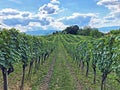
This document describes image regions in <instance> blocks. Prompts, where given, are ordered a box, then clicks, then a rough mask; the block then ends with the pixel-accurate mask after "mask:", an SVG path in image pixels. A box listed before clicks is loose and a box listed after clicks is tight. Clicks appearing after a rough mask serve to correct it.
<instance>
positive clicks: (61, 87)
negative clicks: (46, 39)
mask: <svg viewBox="0 0 120 90" xmlns="http://www.w3.org/2000/svg"><path fill="white" fill-rule="evenodd" d="M49 90H75V85H74V79H73V78H72V76H71V74H70V70H68V68H67V61H66V56H65V51H64V48H63V45H62V43H61V42H58V50H57V53H56V64H55V66H54V69H53V75H52V79H51V82H50V85H49Z"/></svg>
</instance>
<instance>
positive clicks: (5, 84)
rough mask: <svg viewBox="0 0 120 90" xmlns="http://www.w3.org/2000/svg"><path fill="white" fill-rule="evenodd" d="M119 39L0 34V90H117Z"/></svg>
mask: <svg viewBox="0 0 120 90" xmlns="http://www.w3.org/2000/svg"><path fill="white" fill-rule="evenodd" d="M119 89H120V35H106V36H104V37H102V38H97V39H96V38H92V37H91V36H80V35H71V34H55V35H48V36H31V35H27V34H24V33H21V32H19V31H17V30H15V29H10V30H7V29H4V30H2V31H0V90H119Z"/></svg>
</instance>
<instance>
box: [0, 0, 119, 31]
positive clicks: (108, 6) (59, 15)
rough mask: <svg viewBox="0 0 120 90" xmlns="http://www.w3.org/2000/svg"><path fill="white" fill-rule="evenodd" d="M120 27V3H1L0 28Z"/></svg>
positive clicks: (8, 0) (92, 0) (108, 0)
mask: <svg viewBox="0 0 120 90" xmlns="http://www.w3.org/2000/svg"><path fill="white" fill-rule="evenodd" d="M71 25H78V26H79V27H80V28H82V27H84V26H91V27H95V28H101V27H112V26H120V0H0V28H4V27H5V28H13V27H14V28H16V29H19V30H20V31H21V32H26V31H33V30H63V29H65V28H66V27H68V26H71Z"/></svg>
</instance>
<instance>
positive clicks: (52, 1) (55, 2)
mask: <svg viewBox="0 0 120 90" xmlns="http://www.w3.org/2000/svg"><path fill="white" fill-rule="evenodd" d="M51 3H53V4H60V2H59V1H58V0H51Z"/></svg>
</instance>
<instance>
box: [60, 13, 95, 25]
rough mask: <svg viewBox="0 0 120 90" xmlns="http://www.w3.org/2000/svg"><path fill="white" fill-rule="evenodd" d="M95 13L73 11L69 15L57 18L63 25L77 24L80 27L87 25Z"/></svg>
mask: <svg viewBox="0 0 120 90" xmlns="http://www.w3.org/2000/svg"><path fill="white" fill-rule="evenodd" d="M96 17H97V14H94V13H87V14H82V13H73V14H72V15H71V16H68V17H62V18H60V19H58V20H59V21H62V22H63V23H64V24H65V25H79V26H80V27H83V26H87V25H88V24H89V22H90V20H91V19H92V18H96Z"/></svg>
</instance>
